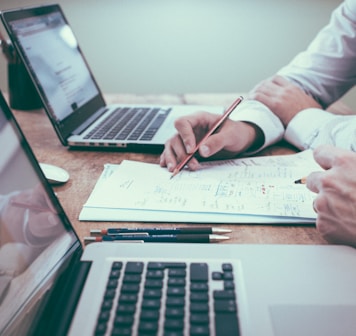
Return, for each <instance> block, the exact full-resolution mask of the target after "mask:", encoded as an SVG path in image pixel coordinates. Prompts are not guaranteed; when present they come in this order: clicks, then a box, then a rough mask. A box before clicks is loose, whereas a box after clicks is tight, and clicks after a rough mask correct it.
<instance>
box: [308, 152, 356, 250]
mask: <svg viewBox="0 0 356 336" xmlns="http://www.w3.org/2000/svg"><path fill="white" fill-rule="evenodd" d="M314 158H315V160H316V162H318V163H319V164H320V166H321V167H322V168H324V169H326V170H325V171H323V172H313V173H311V174H310V175H309V176H308V177H307V187H308V188H309V189H310V190H311V191H313V192H316V193H318V195H317V197H316V198H315V201H314V209H315V211H316V212H317V214H318V216H317V221H316V226H317V229H318V230H319V231H320V233H321V234H322V236H323V237H324V238H325V239H326V240H327V241H329V242H332V243H338V244H347V245H351V246H354V247H356V169H355V167H356V153H354V152H351V151H348V150H344V149H339V148H336V147H333V146H330V145H322V146H320V147H317V148H316V149H315V150H314Z"/></svg>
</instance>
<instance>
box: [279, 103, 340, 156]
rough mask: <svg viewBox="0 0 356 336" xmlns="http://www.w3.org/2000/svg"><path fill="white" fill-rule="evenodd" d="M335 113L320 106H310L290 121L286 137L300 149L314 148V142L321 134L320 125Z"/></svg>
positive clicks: (333, 116)
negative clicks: (319, 107)
mask: <svg viewBox="0 0 356 336" xmlns="http://www.w3.org/2000/svg"><path fill="white" fill-rule="evenodd" d="M333 118H335V115H334V114H332V113H330V112H327V111H325V110H322V109H318V108H308V109H305V110H303V111H301V112H299V113H297V114H296V115H295V117H294V118H293V119H292V120H291V121H290V122H289V124H288V126H287V129H286V132H285V134H284V138H285V140H286V141H287V142H289V143H290V144H292V145H294V146H295V147H297V148H299V149H300V150H304V149H308V148H312V143H313V141H314V140H315V138H316V137H317V136H318V134H319V130H320V126H321V125H323V124H325V123H327V122H328V121H330V120H331V119H333Z"/></svg>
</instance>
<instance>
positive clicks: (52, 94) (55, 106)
mask: <svg viewBox="0 0 356 336" xmlns="http://www.w3.org/2000/svg"><path fill="white" fill-rule="evenodd" d="M1 18H2V21H3V23H4V25H5V28H6V29H7V32H8V34H9V36H10V38H11V40H12V42H13V44H14V46H15V47H16V50H17V52H18V54H19V56H20V57H21V60H22V61H23V63H24V64H25V66H26V68H27V70H28V71H29V74H30V76H31V78H32V80H33V82H34V84H35V87H36V88H37V90H38V93H39V95H40V97H41V99H42V102H43V106H44V108H45V110H46V112H47V115H48V117H49V118H50V120H51V122H52V125H53V127H54V128H55V130H56V132H57V135H58V137H59V139H60V140H61V142H62V144H63V145H69V146H71V147H94V148H96V149H100V148H116V149H126V150H131V151H133V150H135V151H161V150H162V149H163V146H164V143H165V142H166V140H167V139H168V138H170V137H171V136H172V135H173V134H174V133H175V128H174V124H173V123H174V120H175V119H176V118H177V117H179V116H182V115H186V114H191V113H193V112H196V111H202V110H205V111H209V112H213V113H222V112H223V108H222V107H218V106H194V105H174V106H173V105H172V106H160V105H130V104H125V105H110V106H107V105H106V104H105V102H104V98H103V96H102V94H101V92H100V88H99V86H98V85H97V83H96V81H95V78H94V76H93V74H92V72H91V70H90V68H89V66H88V64H87V62H86V60H85V57H84V54H83V52H82V50H81V49H80V47H79V44H78V41H77V40H76V38H75V35H74V32H73V29H72V27H71V25H70V23H69V22H68V20H67V19H66V17H65V15H64V13H63V11H62V9H61V7H60V6H59V5H58V4H53V5H44V6H34V7H30V8H19V9H14V10H7V11H3V12H2V13H1ZM94 22H95V20H94ZM122 28H123V27H121V29H122ZM118 29H120V27H118ZM115 43H119V42H118V41H115ZM101 56H102V58H103V61H104V60H105V55H104V54H102V55H101ZM142 57H144V55H142ZM113 66H115V64H113ZM117 80H118V81H124V80H125V79H123V78H118V79H117Z"/></svg>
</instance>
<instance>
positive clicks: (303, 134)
mask: <svg viewBox="0 0 356 336" xmlns="http://www.w3.org/2000/svg"><path fill="white" fill-rule="evenodd" d="M278 74H279V75H281V76H283V77H285V78H287V79H289V80H290V81H293V82H294V83H295V84H297V85H299V86H300V87H301V88H302V89H303V90H304V91H305V92H306V93H308V94H309V95H311V96H312V97H313V98H314V99H315V100H316V101H318V102H319V104H320V105H321V106H322V107H323V108H327V107H328V106H329V105H330V104H332V103H333V102H335V101H336V100H338V99H340V98H341V97H342V96H343V95H344V94H345V93H346V92H347V91H348V90H350V89H351V88H352V87H353V86H354V85H355V84H356V0H345V1H344V2H343V3H342V4H341V5H339V6H338V7H337V8H336V9H335V10H334V12H333V13H332V15H331V19H330V22H329V24H328V25H327V26H325V27H324V28H323V29H322V30H321V31H320V32H319V33H318V34H317V36H316V37H315V39H314V40H313V41H312V42H311V43H310V45H309V47H308V48H307V49H306V50H305V51H303V52H301V53H300V54H298V55H297V56H296V57H295V58H294V59H293V60H292V61H291V62H290V64H288V65H287V66H285V67H284V68H282V69H281V70H280V71H279V72H278ZM256 103H257V102H252V101H246V102H245V104H244V105H242V106H241V109H239V112H238V113H236V114H235V117H232V119H234V118H235V120H237V119H238V120H245V121H249V122H252V123H254V124H256V125H258V126H259V127H260V128H261V129H262V130H263V132H264V135H265V143H264V145H263V147H262V148H264V147H266V146H268V145H270V144H272V143H273V142H275V141H278V140H279V139H281V138H282V137H284V138H285V139H286V140H287V141H288V142H289V143H291V144H293V145H294V146H296V147H297V148H299V149H301V150H303V149H306V148H315V147H316V146H318V145H320V144H325V143H328V144H333V145H336V146H338V147H343V148H346V149H350V150H353V151H356V115H354V116H340V115H335V114H332V113H329V112H326V111H325V110H322V109H316V108H309V109H305V110H303V111H301V112H300V113H298V114H297V115H296V116H295V117H294V118H293V119H292V120H291V122H290V123H289V125H288V126H287V129H286V130H284V129H283V126H282V125H281V124H280V123H278V122H277V121H276V120H275V118H273V114H272V112H271V111H269V110H268V108H266V107H265V106H263V105H262V104H256ZM253 109H255V110H256V109H257V110H258V111H259V113H258V112H256V111H252V110H253ZM271 125H273V126H272V127H271ZM262 148H261V149H262Z"/></svg>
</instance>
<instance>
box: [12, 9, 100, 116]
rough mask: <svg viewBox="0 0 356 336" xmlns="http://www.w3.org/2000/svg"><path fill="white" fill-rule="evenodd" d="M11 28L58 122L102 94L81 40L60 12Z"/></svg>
mask: <svg viewBox="0 0 356 336" xmlns="http://www.w3.org/2000/svg"><path fill="white" fill-rule="evenodd" d="M10 26H11V29H12V31H13V32H14V34H15V35H16V37H17V39H18V42H19V44H20V45H21V49H22V50H23V51H24V53H25V55H26V58H27V61H28V65H29V66H30V67H31V68H32V71H33V72H34V73H35V74H36V77H37V82H38V83H39V84H40V85H41V88H42V90H43V92H44V94H45V96H46V98H47V101H48V105H49V107H50V109H51V111H50V112H51V113H52V114H53V117H54V118H55V119H56V120H57V121H62V120H64V119H65V118H67V117H68V116H69V115H70V114H71V113H72V112H73V111H75V110H77V109H78V108H80V107H82V106H84V104H86V103H88V102H89V101H90V100H91V99H93V98H94V97H95V96H96V95H97V94H98V89H97V87H96V85H95V83H94V81H93V79H92V77H91V74H90V71H89V69H88V67H87V65H86V63H85V61H84V59H83V57H82V55H81V53H80V52H79V50H78V43H77V40H76V38H75V36H74V34H73V32H72V30H71V28H70V27H69V25H68V24H67V23H66V22H65V20H64V17H63V16H62V14H61V13H60V12H58V11H54V12H49V13H47V14H43V15H38V16H33V17H26V18H22V19H18V20H14V21H11V23H10Z"/></svg>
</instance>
